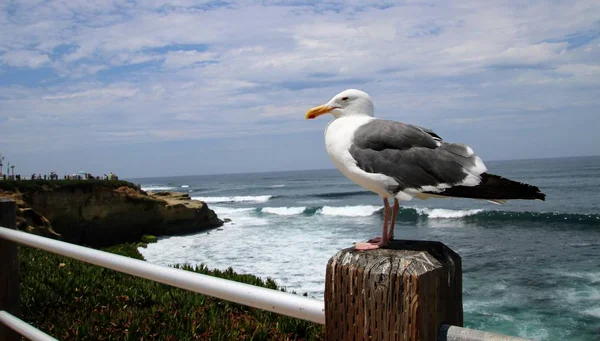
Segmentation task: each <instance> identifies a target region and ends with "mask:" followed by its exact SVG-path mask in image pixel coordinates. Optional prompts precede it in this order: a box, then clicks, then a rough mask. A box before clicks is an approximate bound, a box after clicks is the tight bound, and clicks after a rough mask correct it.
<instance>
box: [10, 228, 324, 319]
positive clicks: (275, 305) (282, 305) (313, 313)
mask: <svg viewBox="0 0 600 341" xmlns="http://www.w3.org/2000/svg"><path fill="white" fill-rule="evenodd" d="M0 238H5V239H8V240H12V241H13V242H17V243H20V244H24V245H27V246H31V247H35V248H38V249H42V250H46V251H49V252H52V253H56V254H59V255H63V256H66V257H70V258H74V259H78V260H80V261H84V262H87V263H91V264H95V265H99V266H102V267H105V268H109V269H112V270H116V271H120V272H124V273H126V274H130V275H133V276H137V277H142V278H146V279H150V280H153V281H156V282H160V283H164V284H168V285H172V286H174V287H178V288H182V289H186V290H189V291H193V292H197V293H200V294H204V295H208V296H212V297H216V298H220V299H224V300H227V301H231V302H235V303H239V304H243V305H247V306H250V307H254V308H259V309H263V310H268V311H272V312H274V313H278V314H282V315H287V316H291V317H295V318H299V319H302V320H307V321H312V322H316V323H320V324H325V311H324V309H325V308H324V304H323V301H321V300H317V299H314V298H309V297H304V296H300V295H295V294H292V293H287V292H283V291H278V290H272V289H267V288H262V287H257V286H253V285H249V284H245V283H239V282H234V281H230V280H226V279H222V278H216V277H211V276H207V275H202V274H198V273H194V272H190V271H185V270H180V269H175V268H171V267H166V266H161V265H156V264H151V263H148V262H145V261H142V260H139V259H133V258H129V257H124V256H119V255H115V254H112V253H108V252H104V251H100V250H94V249H90V248H86V247H83V246H79V245H75V244H70V243H65V242H61V241H58V240H53V239H50V238H45V237H40V236H36V235H33V234H31V233H26V232H21V231H13V230H9V229H7V228H4V227H1V226H0Z"/></svg>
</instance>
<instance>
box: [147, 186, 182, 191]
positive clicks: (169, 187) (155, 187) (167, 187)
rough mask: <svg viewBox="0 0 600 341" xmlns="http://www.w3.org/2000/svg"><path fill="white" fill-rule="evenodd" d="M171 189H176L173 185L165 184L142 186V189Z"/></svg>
mask: <svg viewBox="0 0 600 341" xmlns="http://www.w3.org/2000/svg"><path fill="white" fill-rule="evenodd" d="M170 189H175V187H172V186H164V185H162V186H161V185H147V186H142V191H168V190H170Z"/></svg>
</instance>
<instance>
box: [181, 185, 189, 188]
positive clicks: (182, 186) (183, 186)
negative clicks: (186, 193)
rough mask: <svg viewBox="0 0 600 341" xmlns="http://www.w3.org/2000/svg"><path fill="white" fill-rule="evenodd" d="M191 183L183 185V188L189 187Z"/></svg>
mask: <svg viewBox="0 0 600 341" xmlns="http://www.w3.org/2000/svg"><path fill="white" fill-rule="evenodd" d="M188 187H190V185H181V188H188Z"/></svg>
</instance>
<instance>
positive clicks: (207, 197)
mask: <svg viewBox="0 0 600 341" xmlns="http://www.w3.org/2000/svg"><path fill="white" fill-rule="evenodd" d="M486 165H487V167H488V171H489V172H490V173H494V174H498V175H502V176H504V177H507V178H509V179H512V180H516V181H521V182H526V183H530V184H533V185H536V186H538V187H539V188H540V189H541V190H542V191H543V192H544V193H546V194H547V198H546V201H545V202H542V201H524V200H522V201H519V200H514V201H509V202H508V203H506V204H504V205H496V204H493V203H489V202H486V201H478V200H471V199H430V200H426V201H423V200H419V199H413V200H412V201H409V202H405V203H403V207H402V209H401V211H400V213H399V215H398V220H397V224H396V229H395V237H396V238H397V239H419V240H436V241H441V242H443V243H445V244H446V245H447V246H449V247H450V248H452V249H453V250H454V251H456V252H458V254H459V255H460V256H461V257H462V262H463V304H464V320H465V326H466V327H469V328H476V329H481V330H486V331H491V332H499V333H505V334H509V335H514V336H521V337H527V338H531V339H534V340H600V156H596V157H578V158H557V159H536V160H515V161H495V162H490V161H487V162H486ZM129 180H131V181H133V182H135V183H138V184H141V186H142V188H143V189H144V190H147V191H152V190H168V191H181V192H189V194H190V195H191V196H192V197H193V198H195V199H200V200H204V201H205V202H207V203H208V205H209V207H210V208H212V209H213V210H214V211H215V212H216V213H217V215H218V216H219V217H220V218H230V219H231V222H229V223H226V224H225V225H224V226H223V228H222V229H218V230H216V229H215V230H212V231H210V232H203V233H198V234H195V235H187V236H175V237H166V238H160V240H159V241H158V243H155V244H150V245H148V247H147V248H140V252H141V253H142V255H143V256H144V257H145V258H146V260H147V261H149V262H151V263H157V264H163V265H169V264H176V263H188V264H205V265H207V266H208V267H211V268H219V269H226V268H228V267H231V268H233V270H234V271H236V272H239V273H250V274H254V275H257V276H260V277H263V278H266V277H271V278H273V279H274V280H275V281H276V282H277V283H278V284H279V286H281V287H285V288H286V290H288V291H295V292H296V293H299V294H304V293H306V294H307V295H308V296H311V297H315V298H319V299H322V298H323V291H324V278H325V267H326V264H327V261H328V260H329V258H330V257H331V256H333V255H334V254H335V253H336V252H337V251H338V250H340V249H342V248H347V247H350V246H352V243H353V242H357V241H366V240H368V239H370V238H372V237H375V236H379V235H381V226H382V222H383V211H382V208H383V204H382V201H381V199H379V197H377V196H376V195H375V194H373V193H370V192H366V191H364V190H363V189H362V188H360V187H359V186H358V185H355V184H354V183H352V182H350V181H349V180H347V179H346V178H345V177H344V176H342V175H341V174H340V173H339V172H338V171H337V170H335V169H328V170H314V171H293V172H272V173H253V174H228V175H204V176H180V177H162V178H144V179H129Z"/></svg>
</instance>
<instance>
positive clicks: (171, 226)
mask: <svg viewBox="0 0 600 341" xmlns="http://www.w3.org/2000/svg"><path fill="white" fill-rule="evenodd" d="M0 197H4V198H9V199H12V200H15V201H16V202H17V206H18V208H17V210H18V211H17V227H18V229H20V230H24V231H29V232H32V233H37V234H41V235H45V236H48V237H51V238H56V239H60V240H64V241H67V242H71V243H75V244H79V245H88V246H92V247H96V248H99V249H101V250H103V251H107V252H111V253H115V254H119V255H123V256H127V257H132V258H135V259H142V260H143V257H142V255H141V254H140V253H139V252H138V250H137V247H145V246H146V245H147V244H148V243H153V242H156V241H157V236H160V235H172V234H182V233H192V232H198V231H203V230H207V229H211V228H215V227H218V226H221V225H222V221H221V220H220V219H219V218H218V217H217V216H216V215H215V214H214V212H213V211H212V210H210V209H209V208H208V207H207V206H206V204H205V203H204V202H200V201H197V200H192V199H191V198H190V197H189V195H188V194H187V193H169V192H161V193H150V194H149V193H146V192H144V191H141V190H140V189H139V187H138V186H136V185H134V184H132V183H130V182H127V181H120V180H95V179H89V180H73V179H70V180H20V181H14V180H6V181H0ZM48 231H49V232H51V233H46V232H48ZM93 242H95V243H96V244H97V245H94V244H93ZM19 262H20V271H21V274H20V276H21V277H20V287H21V308H22V312H23V315H22V318H23V319H24V320H25V321H27V322H28V323H30V324H32V325H33V326H35V327H36V328H39V329H40V330H42V331H44V332H46V333H48V334H49V335H52V336H54V337H56V338H58V339H60V340H322V339H323V338H324V331H323V327H322V326H320V325H317V324H314V323H310V322H306V321H302V320H298V319H294V318H291V317H285V316H281V315H277V314H274V313H269V312H266V311H262V310H259V309H254V308H249V307H245V306H242V305H239V304H235V303H230V302H227V301H223V300H219V299H215V298H212V297H208V296H205V295H200V294H196V293H193V292H189V291H186V290H182V289H178V288H174V287H171V286H168V285H165V284H160V283H156V282H153V281H151V280H146V279H142V278H137V277H134V276H130V275H126V274H122V273H119V272H117V271H113V270H109V269H105V268H102V267H99V266H95V265H90V264H87V263H84V262H81V261H77V260H73V259H70V258H66V257H62V256H58V255H55V254H52V253H49V252H46V251H42V250H38V249H33V248H29V247H26V246H19ZM174 266H175V267H177V268H180V269H183V270H186V271H192V272H197V273H202V274H207V275H211V276H216V277H221V278H225V279H229V280H233V281H238V282H243V283H248V284H252V285H257V286H261V287H267V288H271V289H276V290H283V289H280V288H277V286H276V284H275V282H274V281H273V280H271V279H266V280H263V279H260V278H258V277H256V276H253V275H244V274H237V273H235V272H233V270H232V269H227V270H226V271H220V270H211V269H208V268H206V267H205V266H203V265H200V266H190V265H186V264H181V265H174Z"/></svg>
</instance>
